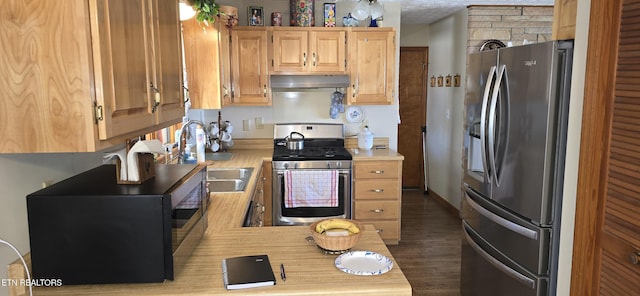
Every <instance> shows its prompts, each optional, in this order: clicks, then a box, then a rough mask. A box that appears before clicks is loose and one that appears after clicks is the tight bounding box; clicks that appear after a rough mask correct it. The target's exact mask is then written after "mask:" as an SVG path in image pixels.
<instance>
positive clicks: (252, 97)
mask: <svg viewBox="0 0 640 296" xmlns="http://www.w3.org/2000/svg"><path fill="white" fill-rule="evenodd" d="M231 77H232V80H231V102H229V104H225V105H254V106H260V105H262V106H264V105H271V89H270V87H269V77H268V71H267V31H266V30H265V29H264V28H256V29H253V28H251V29H250V30H240V28H235V29H234V30H232V32H231ZM225 103H226V101H225Z"/></svg>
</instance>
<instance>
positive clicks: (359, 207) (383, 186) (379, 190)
mask: <svg viewBox="0 0 640 296" xmlns="http://www.w3.org/2000/svg"><path fill="white" fill-rule="evenodd" d="M353 164H354V169H353V219H355V220H358V221H360V222H361V223H363V224H373V226H374V227H375V228H376V230H377V231H378V233H379V234H380V236H381V237H382V239H383V240H384V241H385V243H387V244H398V242H399V241H400V229H401V225H400V218H401V205H402V160H356V161H354V162H353Z"/></svg>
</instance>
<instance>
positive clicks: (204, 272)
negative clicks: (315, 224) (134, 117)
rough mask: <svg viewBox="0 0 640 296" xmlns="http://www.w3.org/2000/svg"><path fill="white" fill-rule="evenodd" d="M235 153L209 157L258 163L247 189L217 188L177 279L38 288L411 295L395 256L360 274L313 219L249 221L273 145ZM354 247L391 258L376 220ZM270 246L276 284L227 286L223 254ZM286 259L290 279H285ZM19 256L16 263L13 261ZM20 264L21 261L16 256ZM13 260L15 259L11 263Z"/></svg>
mask: <svg viewBox="0 0 640 296" xmlns="http://www.w3.org/2000/svg"><path fill="white" fill-rule="evenodd" d="M230 152H231V153H233V155H232V157H231V159H229V160H225V161H213V162H209V163H208V166H209V167H210V168H245V167H252V168H254V170H253V173H252V176H251V178H250V179H249V182H248V184H247V187H246V189H245V191H243V192H237V193H211V194H210V201H211V203H210V206H209V209H208V219H209V220H208V224H209V225H208V229H207V230H206V233H205V235H204V237H203V239H202V241H201V242H200V245H199V246H198V247H197V248H196V250H195V251H194V253H193V255H192V257H191V258H190V260H189V261H188V262H187V264H186V266H185V267H184V268H183V269H181V270H179V271H178V273H177V274H176V278H175V280H174V281H165V282H164V283H151V284H115V285H114V284H110V285H77V286H74V285H67V286H63V287H53V288H51V287H46V288H43V287H39V288H35V289H34V295H134V294H135V295H220V294H233V293H235V294H238V295H246V294H261V295H301V294H304V295H329V294H330V295H336V294H337V295H411V286H410V284H409V282H408V281H407V279H406V278H405V276H404V274H403V273H402V271H401V269H400V268H399V266H397V264H396V263H395V260H394V267H393V269H392V270H391V271H389V272H388V273H386V274H383V275H378V276H355V275H349V274H346V273H343V272H341V271H339V270H338V269H337V268H336V267H335V264H334V260H335V258H336V255H326V254H324V253H322V252H321V251H320V250H319V249H318V248H317V247H316V246H315V245H311V244H310V243H309V242H307V241H306V240H305V237H307V236H309V235H310V233H309V231H310V230H309V228H308V227H307V226H279V227H259V228H243V227H242V224H243V221H244V215H245V213H246V211H247V207H248V206H249V202H250V200H251V195H252V193H253V191H254V189H255V186H256V184H257V178H258V176H259V175H260V171H261V169H262V164H263V162H264V161H271V157H272V154H273V150H272V149H239V150H233V151H230ZM351 152H352V154H353V157H354V160H401V159H403V158H404V157H403V156H402V155H400V154H398V153H397V152H395V151H393V150H388V149H383V150H368V151H367V150H359V153H357V154H355V153H353V151H351ZM353 249H354V250H369V251H375V252H378V253H381V254H383V255H385V256H387V257H390V258H392V260H393V257H392V256H391V253H390V252H389V250H388V249H387V247H386V245H385V244H384V242H383V241H382V239H381V238H380V236H379V235H378V234H377V233H376V232H375V229H374V228H373V226H371V225H367V226H366V230H365V231H364V233H363V236H362V238H361V240H360V242H359V243H358V245H357V246H356V247H354V248H353ZM258 254H268V255H269V258H270V260H271V264H272V267H273V270H274V272H276V275H277V278H278V280H277V285H276V286H275V287H262V288H253V289H243V290H237V291H227V290H226V289H225V288H224V286H223V284H222V276H221V273H222V270H221V262H222V259H223V258H227V257H235V256H243V255H258ZM280 263H284V265H285V267H286V273H287V281H284V282H283V281H282V280H280V279H279V276H278V275H279V266H280ZM13 265H14V264H13V263H12V264H11V266H13ZM15 265H16V267H18V265H21V264H20V263H19V261H16V262H15ZM11 266H10V267H11Z"/></svg>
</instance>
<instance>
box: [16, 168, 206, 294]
mask: <svg viewBox="0 0 640 296" xmlns="http://www.w3.org/2000/svg"><path fill="white" fill-rule="evenodd" d="M155 171H156V176H155V177H153V178H151V179H149V180H147V181H145V182H143V183H142V184H136V185H129V184H127V185H123V184H117V182H116V167H115V165H102V166H99V167H96V168H94V169H91V170H89V171H86V172H83V173H80V174H78V175H76V176H73V177H71V178H69V179H66V180H63V181H61V182H59V183H56V184H54V185H52V186H50V187H47V188H44V189H42V190H39V191H37V192H34V193H32V194H29V195H27V213H28V222H29V240H30V244H31V263H32V275H33V277H34V278H47V279H60V280H61V281H62V284H63V285H66V284H108V283H148V282H162V281H164V280H165V279H168V280H173V279H174V276H175V273H176V272H177V271H178V270H179V269H180V268H181V267H182V265H183V264H184V263H185V261H186V260H187V259H188V258H189V255H190V254H191V252H192V251H193V249H194V248H195V247H196V246H197V245H198V242H199V240H200V239H201V238H202V236H203V235H204V231H205V229H206V228H207V216H206V211H207V206H208V203H209V200H208V194H207V190H206V183H205V182H206V166H203V165H187V164H185V165H177V164H174V165H171V164H166V165H165V164H158V165H156V168H155Z"/></svg>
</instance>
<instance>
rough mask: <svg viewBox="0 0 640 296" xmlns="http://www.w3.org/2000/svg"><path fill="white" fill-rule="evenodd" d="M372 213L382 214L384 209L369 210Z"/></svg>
mask: <svg viewBox="0 0 640 296" xmlns="http://www.w3.org/2000/svg"><path fill="white" fill-rule="evenodd" d="M369 211H370V212H372V213H382V212H384V209H375V210H369Z"/></svg>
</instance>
